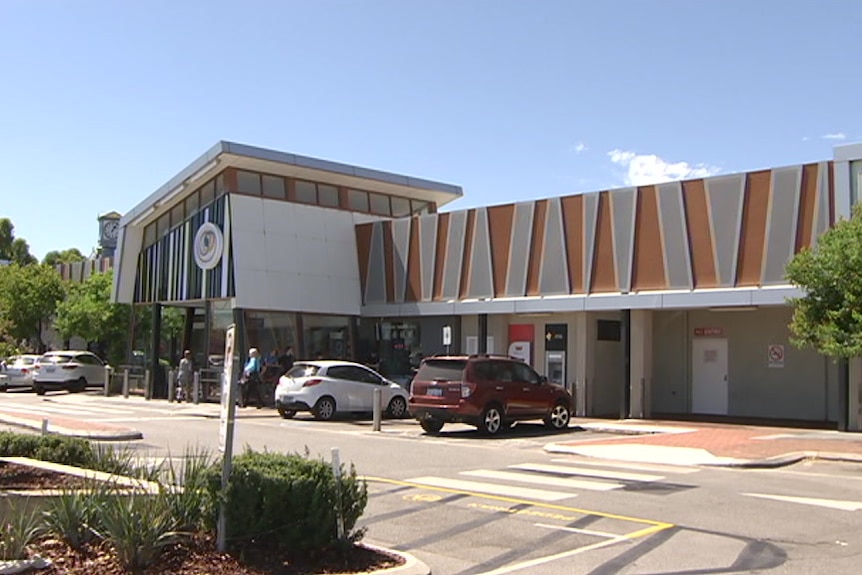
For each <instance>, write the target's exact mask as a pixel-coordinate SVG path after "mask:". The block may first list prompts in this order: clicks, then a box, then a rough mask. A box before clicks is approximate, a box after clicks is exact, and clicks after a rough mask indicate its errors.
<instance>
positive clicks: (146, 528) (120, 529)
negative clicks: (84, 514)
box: [99, 494, 184, 571]
mask: <svg viewBox="0 0 862 575" xmlns="http://www.w3.org/2000/svg"><path fill="white" fill-rule="evenodd" d="M99 519H100V524H101V533H100V535H101V536H102V537H103V538H104V539H106V540H107V541H108V543H109V544H110V545H111V547H112V548H113V549H114V552H115V553H116V554H117V559H118V560H119V561H120V563H121V564H122V565H123V567H125V568H126V569H129V570H132V571H134V570H136V569H142V568H144V567H146V566H148V565H150V564H151V563H152V562H153V561H154V560H155V559H156V557H158V554H159V552H160V551H161V549H162V547H164V546H165V545H170V544H171V543H174V542H176V541H178V540H179V539H181V538H182V537H183V536H184V534H182V533H179V532H178V531H177V530H176V525H177V524H176V521H175V520H174V518H173V516H172V514H171V510H170V508H169V507H168V505H167V504H166V501H165V499H164V498H163V497H158V496H152V495H140V494H132V495H118V494H115V495H114V496H112V497H107V498H106V499H105V500H104V505H103V506H102V508H101V509H100V510H99Z"/></svg>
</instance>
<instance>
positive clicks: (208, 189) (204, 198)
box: [199, 181, 216, 208]
mask: <svg viewBox="0 0 862 575" xmlns="http://www.w3.org/2000/svg"><path fill="white" fill-rule="evenodd" d="M215 197H216V191H215V182H212V181H209V182H207V183H205V184H204V185H203V187H202V188H201V205H200V206H199V207H201V208H202V207H204V206H206V205H207V204H209V203H210V202H212V201H213V200H214V199H215Z"/></svg>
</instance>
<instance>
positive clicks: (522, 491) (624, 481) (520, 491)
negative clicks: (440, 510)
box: [406, 459, 699, 502]
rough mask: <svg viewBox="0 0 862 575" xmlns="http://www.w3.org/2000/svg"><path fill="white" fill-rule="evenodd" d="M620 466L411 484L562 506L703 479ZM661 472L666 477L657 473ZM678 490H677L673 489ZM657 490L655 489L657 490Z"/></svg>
mask: <svg viewBox="0 0 862 575" xmlns="http://www.w3.org/2000/svg"><path fill="white" fill-rule="evenodd" d="M623 465H624V464H621V463H619V462H610V461H608V462H595V461H585V460H579V459H578V460H563V459H554V460H553V463H551V464H548V463H532V462H529V463H516V464H513V465H509V466H507V467H506V468H505V469H469V470H464V471H461V472H459V473H458V477H438V476H422V477H414V478H412V479H407V480H406V481H407V482H408V483H411V484H415V485H418V486H427V487H431V488H434V489H440V490H451V491H454V492H462V493H475V494H481V495H493V496H498V497H510V498H516V499H529V500H535V501H543V502H557V501H562V500H565V499H570V498H573V497H577V496H578V495H580V494H582V493H585V492H610V491H618V490H637V491H640V492H646V493H649V492H654V493H657V494H667V493H672V492H674V491H678V490H679V489H680V488H685V489H687V488H691V487H694V486H693V485H680V484H679V483H677V482H675V481H673V480H670V479H668V476H671V475H687V474H690V473H697V472H698V471H699V469H697V468H687V467H676V466H650V467H651V471H653V473H644V471H645V470H644V469H642V468H643V464H635V465H633V466H632V470H627V471H623V470H622V469H623ZM658 470H661V471H662V473H661V474H659V473H656V471H658ZM673 487H676V488H677V489H673ZM651 488H652V489H651Z"/></svg>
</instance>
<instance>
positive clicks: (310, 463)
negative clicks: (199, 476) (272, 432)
mask: <svg viewBox="0 0 862 575" xmlns="http://www.w3.org/2000/svg"><path fill="white" fill-rule="evenodd" d="M341 471H342V473H341V484H340V486H339V485H337V484H336V480H335V475H334V474H333V471H332V468H331V466H330V465H329V464H328V463H326V462H324V461H323V460H312V459H310V458H308V457H307V455H306V456H305V457H303V456H301V455H298V454H289V455H285V454H278V453H257V452H253V451H251V450H247V451H246V452H245V453H244V454H243V455H240V456H239V457H236V458H234V461H233V470H232V473H231V479H230V482H229V484H228V489H227V491H226V492H225V493H224V494H222V495H223V497H224V501H225V504H226V516H227V536H228V540H229V541H231V542H232V543H234V544H236V543H250V542H254V543H256V544H260V545H263V546H264V547H267V548H271V549H274V550H281V551H285V550H290V551H291V552H315V551H321V550H325V549H328V548H332V547H334V546H336V544H338V543H343V542H344V541H339V540H338V532H337V527H336V518H337V509H338V505H337V502H338V495H337V494H338V493H339V491H340V495H341V510H342V514H343V519H344V533H345V540H346V541H348V542H355V541H359V540H360V539H361V538H362V536H363V535H364V530H358V531H354V530H353V528H354V526H355V525H356V522H357V520H358V519H359V517H360V516H361V515H362V513H363V511H364V510H365V505H366V504H367V502H368V491H367V486H366V484H365V482H364V481H362V480H360V479H359V478H358V477H357V475H356V470H355V469H354V468H353V466H351V467H350V470H349V472H347V473H345V471H344V469H343V466H342V470H341ZM209 476H210V479H209V487H210V490H211V491H212V492H213V493H219V492H220V488H221V469H220V466H214V467H211V468H210V471H209ZM339 487H340V490H339Z"/></svg>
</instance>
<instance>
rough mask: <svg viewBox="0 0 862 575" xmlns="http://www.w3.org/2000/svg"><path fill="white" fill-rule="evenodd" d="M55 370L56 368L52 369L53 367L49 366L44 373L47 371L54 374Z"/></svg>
mask: <svg viewBox="0 0 862 575" xmlns="http://www.w3.org/2000/svg"><path fill="white" fill-rule="evenodd" d="M55 369H57V368H56V367H54V366H53V365H50V366H48V367H46V368H45V371H47V372H48V373H54V370H55Z"/></svg>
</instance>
